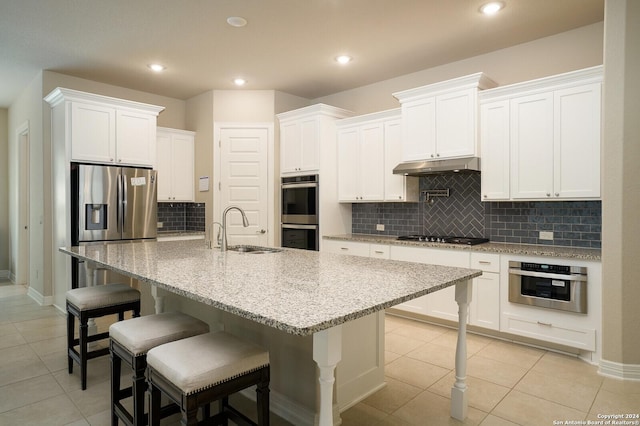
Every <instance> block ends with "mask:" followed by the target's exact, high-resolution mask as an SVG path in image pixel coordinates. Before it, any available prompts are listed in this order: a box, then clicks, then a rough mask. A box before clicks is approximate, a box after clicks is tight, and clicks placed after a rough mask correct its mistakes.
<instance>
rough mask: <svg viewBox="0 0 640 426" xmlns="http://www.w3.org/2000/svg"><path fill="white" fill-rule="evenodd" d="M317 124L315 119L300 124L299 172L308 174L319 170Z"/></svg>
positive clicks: (305, 120)
mask: <svg viewBox="0 0 640 426" xmlns="http://www.w3.org/2000/svg"><path fill="white" fill-rule="evenodd" d="M318 126H319V123H318V119H317V118H310V119H304V120H302V121H301V123H300V132H301V139H300V159H299V162H300V166H299V167H300V168H299V170H300V171H304V172H310V171H316V170H318V169H319V168H320V160H319V159H320V143H319V141H318V138H319V134H318V132H319V129H318Z"/></svg>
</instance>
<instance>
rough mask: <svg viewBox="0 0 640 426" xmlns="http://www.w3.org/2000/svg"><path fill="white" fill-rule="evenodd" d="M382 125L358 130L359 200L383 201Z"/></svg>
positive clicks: (375, 124)
mask: <svg viewBox="0 0 640 426" xmlns="http://www.w3.org/2000/svg"><path fill="white" fill-rule="evenodd" d="M383 130H384V128H383V125H382V123H373V124H367V125H364V126H362V127H361V128H360V148H359V152H360V153H359V167H358V169H359V173H358V175H359V176H358V177H359V178H358V181H359V183H360V199H361V200H366V201H382V200H383V199H384V133H383Z"/></svg>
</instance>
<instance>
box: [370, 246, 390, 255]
mask: <svg viewBox="0 0 640 426" xmlns="http://www.w3.org/2000/svg"><path fill="white" fill-rule="evenodd" d="M369 257H376V258H378V259H389V246H385V245H383V244H371V246H370V247H369Z"/></svg>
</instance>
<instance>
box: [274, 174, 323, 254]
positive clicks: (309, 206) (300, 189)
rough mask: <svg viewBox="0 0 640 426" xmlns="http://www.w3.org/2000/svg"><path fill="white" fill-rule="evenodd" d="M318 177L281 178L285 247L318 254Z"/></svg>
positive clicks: (283, 240)
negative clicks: (312, 251)
mask: <svg viewBox="0 0 640 426" xmlns="http://www.w3.org/2000/svg"><path fill="white" fill-rule="evenodd" d="M318 197H319V191H318V175H306V176H290V177H283V178H282V193H281V199H282V216H281V221H280V222H281V226H282V247H292V248H299V249H305V250H318V248H319V242H320V241H319V240H320V238H319V232H318V216H319V210H320V209H319V207H320V204H319V198H318Z"/></svg>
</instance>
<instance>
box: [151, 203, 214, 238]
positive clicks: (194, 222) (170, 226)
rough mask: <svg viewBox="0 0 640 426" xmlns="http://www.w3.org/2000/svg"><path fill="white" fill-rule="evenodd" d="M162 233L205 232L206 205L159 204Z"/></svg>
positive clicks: (159, 220)
mask: <svg viewBox="0 0 640 426" xmlns="http://www.w3.org/2000/svg"><path fill="white" fill-rule="evenodd" d="M158 222H162V228H159V230H161V231H204V230H205V204H204V203H158Z"/></svg>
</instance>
